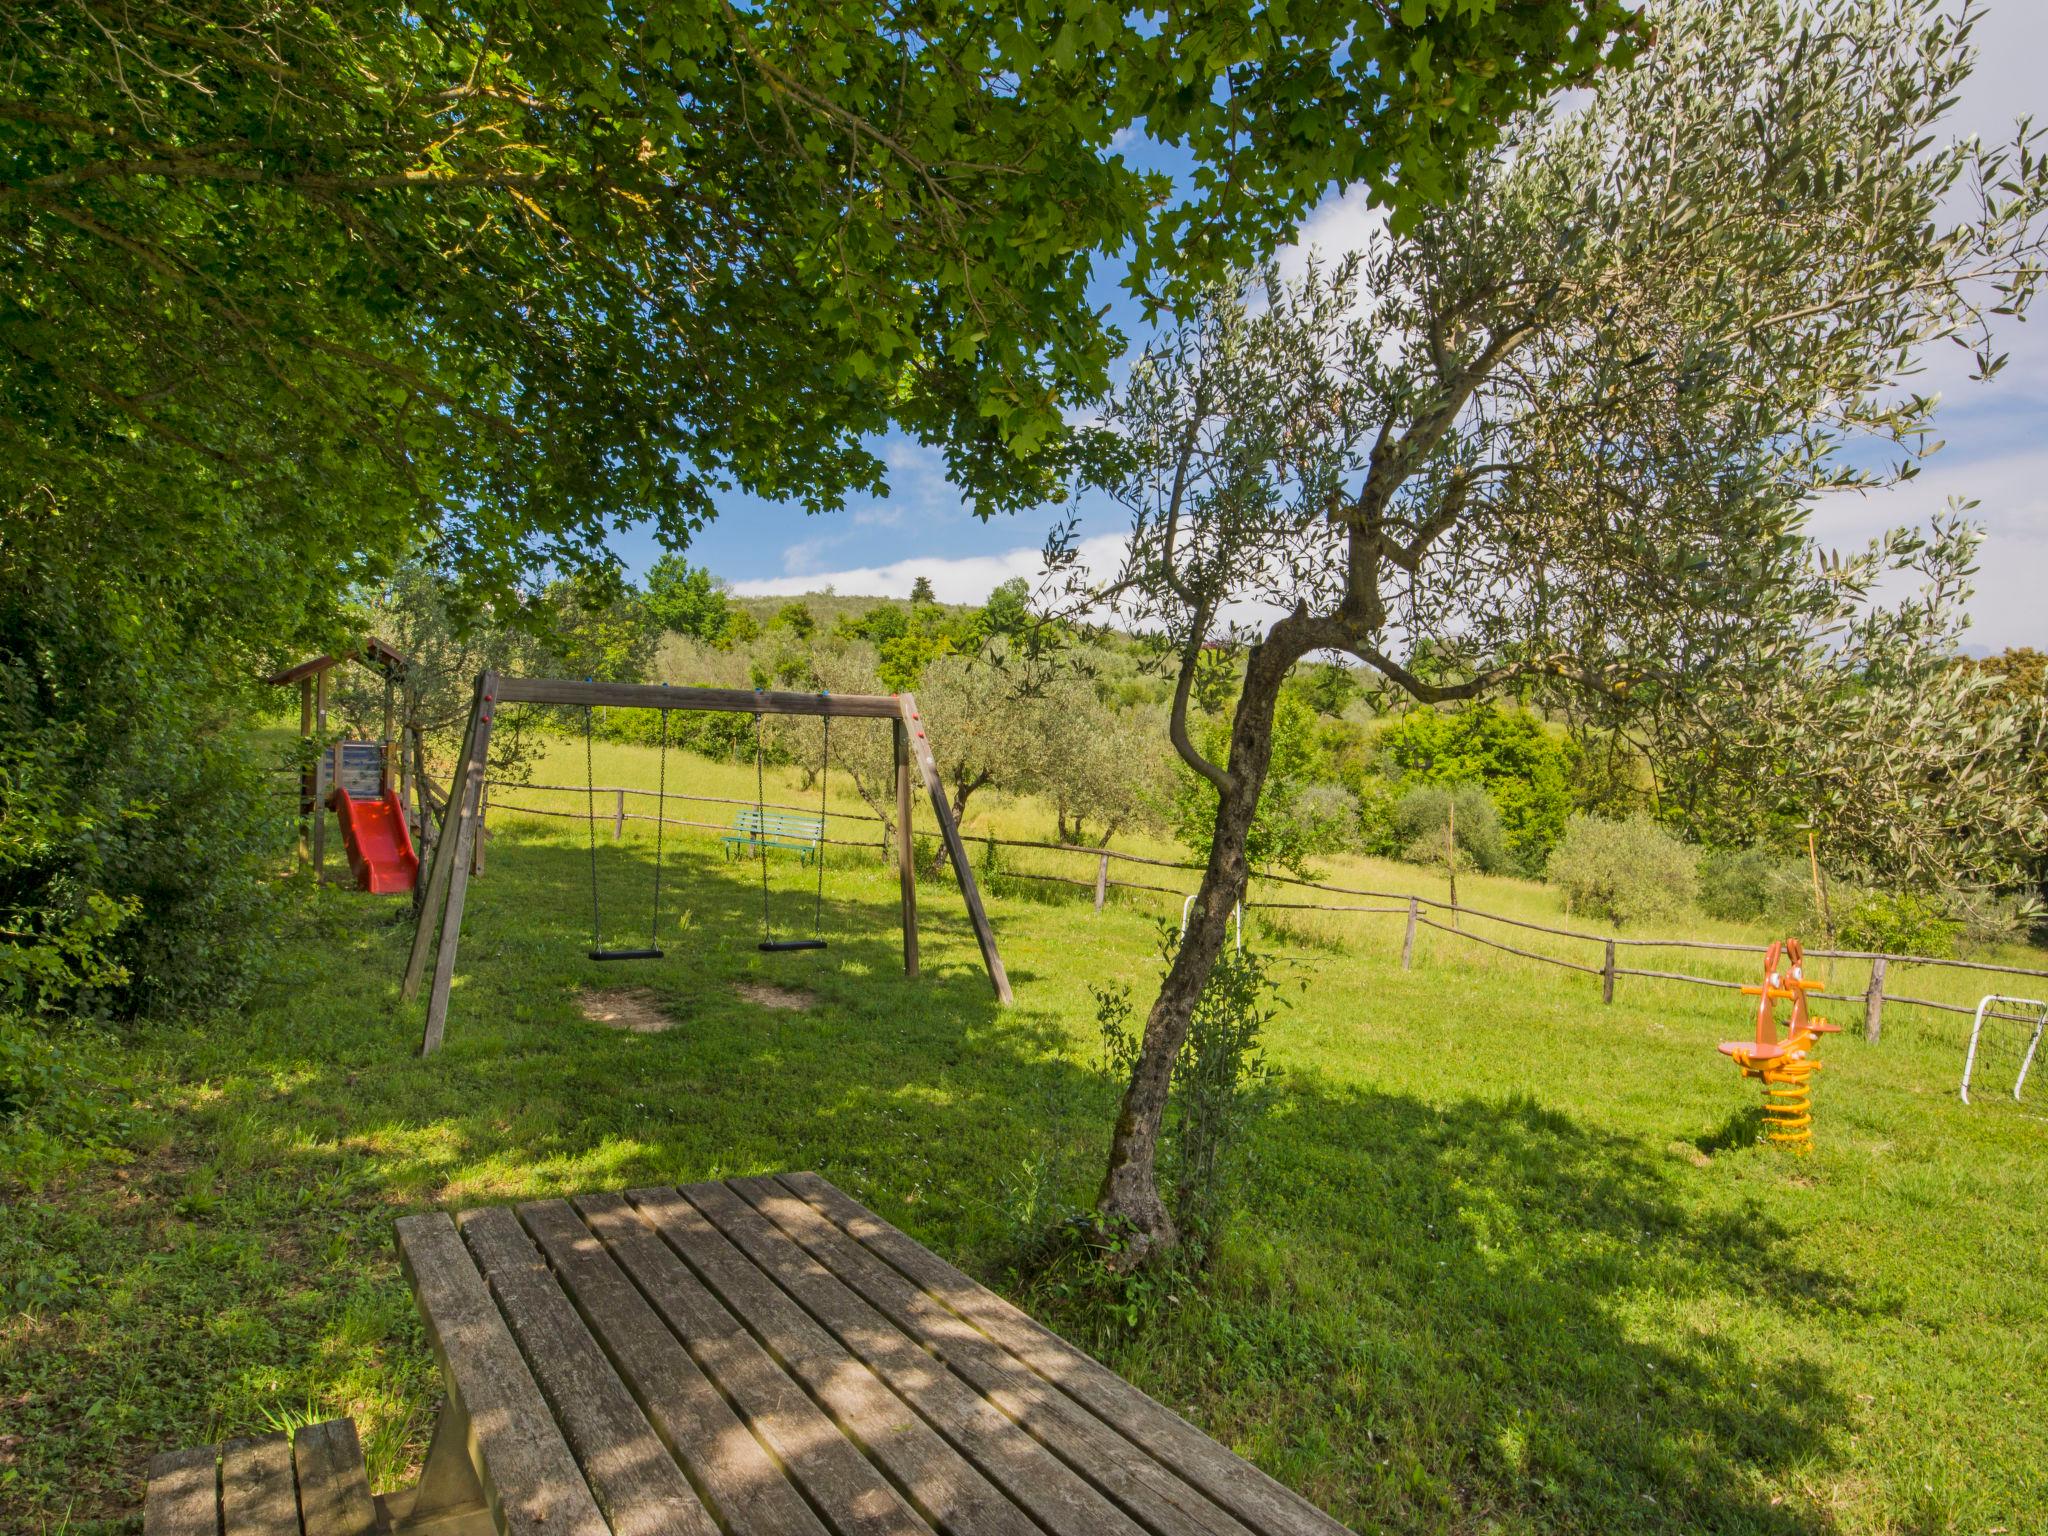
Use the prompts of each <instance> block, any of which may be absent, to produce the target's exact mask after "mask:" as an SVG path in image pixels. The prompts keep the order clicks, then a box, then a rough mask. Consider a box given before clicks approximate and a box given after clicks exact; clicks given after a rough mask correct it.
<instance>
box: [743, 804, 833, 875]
mask: <svg viewBox="0 0 2048 1536" xmlns="http://www.w3.org/2000/svg"><path fill="white" fill-rule="evenodd" d="M824 846H825V818H824V817H822V816H806V815H804V814H803V813H802V812H801V811H760V810H755V809H754V808H753V807H752V806H748V807H747V808H746V809H744V810H742V811H740V812H739V813H738V814H737V815H735V816H734V817H733V819H732V830H731V831H730V832H728V833H726V834H725V856H726V857H727V858H728V859H743V858H745V857H746V856H747V855H748V854H750V853H752V852H753V851H754V850H755V849H757V848H763V847H766V848H788V849H791V850H793V851H794V852H795V853H796V855H797V858H798V859H799V861H801V862H802V863H805V864H808V863H810V862H811V860H812V859H815V858H816V857H817V856H818V850H819V849H821V848H823V847H824Z"/></svg>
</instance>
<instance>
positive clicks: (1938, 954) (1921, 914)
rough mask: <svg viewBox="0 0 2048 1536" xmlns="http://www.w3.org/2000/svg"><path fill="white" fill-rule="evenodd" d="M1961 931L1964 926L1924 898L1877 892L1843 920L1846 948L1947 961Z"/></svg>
mask: <svg viewBox="0 0 2048 1536" xmlns="http://www.w3.org/2000/svg"><path fill="white" fill-rule="evenodd" d="M1961 931H1962V924H1960V923H1958V922H1957V921H1955V919H1953V918H1951V917H1950V916H1948V914H1947V913H1945V912H1944V911H1943V910H1942V909H1941V908H1940V907H1939V906H1937V905H1936V904H1935V903H1933V902H1931V901H1929V900H1928V899H1927V898H1926V897H1924V896H1915V895H1913V894H1912V893H1911V892H1907V891H1898V892H1887V891H1873V892H1871V893H1870V894H1869V895H1867V896H1865V897H1863V898H1862V899H1861V900H1859V901H1858V902H1857V903H1856V904H1855V905H1854V906H1853V907H1851V908H1850V909H1849V911H1848V913H1847V915H1846V916H1844V917H1843V919H1842V927H1841V934H1840V937H1841V941H1842V947H1843V948H1844V949H1868V950H1876V951H1878V952H1879V953H1881V954H1887V955H1928V956H1931V957H1932V958H1934V959H1937V960H1946V959H1949V958H1950V957H1952V956H1953V955H1954V954H1955V952H1956V938H1957V936H1958V935H1959V934H1960V933H1961Z"/></svg>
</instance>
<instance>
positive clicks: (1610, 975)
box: [1600, 939, 1614, 1003]
mask: <svg viewBox="0 0 2048 1536" xmlns="http://www.w3.org/2000/svg"><path fill="white" fill-rule="evenodd" d="M1600 1001H1601V1002H1603V1003H1611V1002H1613V1001H1614V940H1612V939H1609V940H1608V941H1607V958H1606V960H1605V961H1603V962H1602V963H1601V966H1600Z"/></svg>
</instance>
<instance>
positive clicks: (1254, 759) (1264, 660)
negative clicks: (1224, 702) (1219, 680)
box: [1095, 618, 1308, 1268]
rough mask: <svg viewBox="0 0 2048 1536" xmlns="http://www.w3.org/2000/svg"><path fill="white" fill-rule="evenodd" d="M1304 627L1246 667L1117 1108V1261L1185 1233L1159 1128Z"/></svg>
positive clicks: (1242, 879)
mask: <svg viewBox="0 0 2048 1536" xmlns="http://www.w3.org/2000/svg"><path fill="white" fill-rule="evenodd" d="M1297 625H1300V627H1304V628H1305V627H1306V625H1305V624H1300V621H1299V619H1298V618H1297V619H1287V620H1283V621H1281V623H1280V624H1278V625H1276V626H1275V627H1274V630H1273V632H1272V634H1271V635H1269V636H1268V638H1267V641H1266V643H1265V644H1264V645H1261V646H1258V647H1255V648H1254V649H1253V650H1252V652H1251V655H1250V658H1249V660H1248V662H1247V665H1246V667H1245V679H1244V689H1243V691H1242V692H1241V693H1240V694H1239V695H1238V701H1237V714H1236V717H1235V719H1234V720H1233V721H1232V724H1231V731H1230V758H1229V763H1228V766H1227V768H1226V769H1225V772H1224V783H1223V784H1222V785H1221V786H1219V787H1218V796H1219V802H1218V804H1217V807H1216V836H1215V838H1214V840H1213V841H1212V842H1211V843H1210V846H1209V863H1208V866H1207V867H1206V868H1205V869H1204V870H1203V871H1202V884H1201V888H1200V890H1199V891H1198V892H1197V893H1196V896H1195V901H1194V907H1193V910H1192V911H1191V912H1190V913H1189V916H1188V927H1187V932H1186V933H1185V934H1184V935H1183V936H1182V938H1181V941H1180V945H1179V947H1178V948H1177V949H1176V950H1175V951H1174V955H1173V963H1172V964H1171V965H1170V966H1168V967H1167V971H1166V978H1165V980H1164V981H1162V982H1161V983H1160V987H1159V996H1158V997H1157V998H1156V999H1154V1001H1153V1003H1152V1011H1151V1012H1150V1013H1149V1014H1147V1015H1146V1018H1145V1038H1144V1041H1143V1042H1142V1044H1141V1045H1140V1047H1139V1051H1138V1063H1137V1066H1136V1067H1135V1068H1134V1069H1133V1071H1132V1073H1131V1083H1130V1087H1129V1088H1128V1089H1127V1090H1125V1093H1124V1100H1123V1108H1122V1110H1121V1111H1120V1112H1119V1114H1118V1115H1117V1122H1116V1132H1115V1135H1114V1136H1113V1138H1112V1139H1111V1142H1110V1149H1109V1171H1108V1173H1107V1174H1106V1175H1105V1176H1104V1177H1103V1181H1102V1191H1101V1193H1100V1194H1099V1195H1098V1196H1097V1197H1096V1202H1095V1206H1096V1211H1097V1213H1098V1215H1099V1216H1100V1217H1101V1219H1102V1222H1103V1225H1104V1228H1105V1230H1107V1231H1108V1232H1110V1233H1112V1234H1113V1235H1114V1236H1115V1237H1116V1238H1117V1239H1118V1242H1119V1244H1120V1246H1119V1248H1118V1250H1117V1252H1116V1254H1115V1256H1114V1258H1113V1260H1112V1262H1113V1263H1114V1264H1115V1265H1116V1267H1119V1268H1131V1267H1135V1266H1136V1265H1138V1264H1141V1263H1143V1262H1144V1261H1145V1260H1146V1259H1147V1258H1149V1257H1151V1256H1152V1255H1154V1254H1156V1253H1160V1252H1163V1251H1164V1250H1166V1249H1168V1248H1171V1247H1172V1246H1173V1245H1174V1244H1175V1243H1176V1242H1177V1241H1179V1234H1178V1233H1177V1232H1176V1231H1175V1230H1174V1224H1173V1217H1172V1215H1171V1213H1170V1212H1168V1210H1167V1209H1166V1202H1165V1201H1164V1200H1162V1199H1161V1198H1160V1195H1159V1181H1158V1173H1157V1166H1156V1165H1157V1161H1158V1152H1159V1128H1160V1124H1161V1122H1162V1121H1163V1120H1164V1119H1165V1117H1166V1101H1167V1096H1168V1094H1169V1093H1170V1091H1171V1089H1172V1085H1173V1066H1174V1062H1175V1061H1176V1060H1177V1059H1178V1058H1179V1056H1180V1049H1181V1046H1182V1044H1183V1043H1184V1042H1185V1041H1186V1040H1187V1037H1188V1028H1189V1025H1190V1024H1191V1023H1192V1022H1193V1019H1194V1012H1195V1004H1196V1002H1197V1001H1199V1000H1200V998H1201V995H1202V989H1203V987H1204V986H1206V985H1207V984H1208V981H1209V972H1210V971H1211V970H1212V969H1213V968H1214V967H1215V964H1216V957H1217V956H1218V955H1220V954H1221V953H1222V952H1223V945H1224V941H1225V940H1226V938H1227V937H1228V936H1229V929H1230V911H1231V908H1232V907H1234V906H1235V905H1236V904H1237V903H1238V902H1240V901H1242V900H1243V899H1244V893H1245V884H1246V881H1247V880H1248V879H1249V877H1250V874H1251V867H1250V865H1249V864H1248V863H1247V862H1246V859H1245V840H1246V837H1247V835H1248V834H1249V833H1250V831H1251V825H1252V817H1253V815H1254V814H1255V813H1256V812H1257V810H1258V807H1259V793H1260V791H1261V790H1262V789H1263V788H1264V787H1265V782H1266V769H1267V766H1268V765H1269V763H1270V762H1271V760H1272V756H1273V712H1274V708H1275V706H1276V705H1277V704H1278V702H1279V698H1280V684H1281V682H1282V681H1283V680H1284V679H1285V678H1286V676H1287V669H1288V668H1289V667H1291V666H1293V665H1294V663H1295V662H1296V661H1297V660H1299V659H1300V658H1301V656H1302V655H1303V654H1305V653H1306V651H1307V649H1308V647H1307V645H1306V644H1305V643H1303V640H1302V638H1301V637H1298V636H1296V635H1294V634H1293V633H1292V627H1294V626H1297Z"/></svg>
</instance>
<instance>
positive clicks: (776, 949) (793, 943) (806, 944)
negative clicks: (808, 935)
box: [754, 939, 825, 955]
mask: <svg viewBox="0 0 2048 1536" xmlns="http://www.w3.org/2000/svg"><path fill="white" fill-rule="evenodd" d="M824 947H825V941H824V940H823V939H763V940H762V941H761V942H760V943H758V944H756V945H755V946H754V948H756V949H761V950H766V951H767V952H768V953H769V954H771V955H779V954H781V953H782V952H783V951H784V950H790V949H823V948H824Z"/></svg>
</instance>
